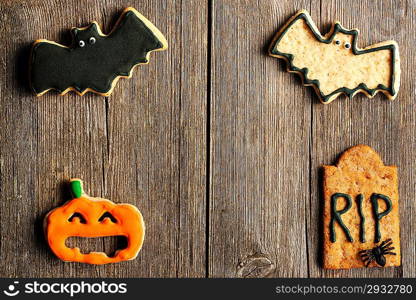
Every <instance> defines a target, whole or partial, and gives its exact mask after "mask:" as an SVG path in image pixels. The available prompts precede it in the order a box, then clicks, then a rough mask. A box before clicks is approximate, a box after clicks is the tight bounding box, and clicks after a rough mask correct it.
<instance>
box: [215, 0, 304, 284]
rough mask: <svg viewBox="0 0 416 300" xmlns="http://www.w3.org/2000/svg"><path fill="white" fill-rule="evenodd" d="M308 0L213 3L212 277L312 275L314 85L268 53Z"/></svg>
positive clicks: (224, 1)
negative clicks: (309, 220)
mask: <svg viewBox="0 0 416 300" xmlns="http://www.w3.org/2000/svg"><path fill="white" fill-rule="evenodd" d="M305 7H306V8H309V1H297V2H296V3H292V1H285V2H283V1H227V0H222V1H213V7H212V12H213V17H212V22H213V24H212V47H211V51H212V53H211V54H212V56H211V57H212V66H211V74H212V75H211V79H212V82H211V93H212V99H211V134H210V135H211V165H210V169H211V174H210V177H211V179H210V182H211V183H210V184H211V185H210V203H209V206H210V207H209V219H210V228H209V276H211V277H234V276H241V277H263V276H276V277H279V276H282V277H306V276H307V275H308V269H307V248H306V226H305V213H306V211H305V209H306V204H307V202H309V195H310V192H309V136H310V115H311V114H310V111H311V104H310V102H309V100H308V99H310V93H309V91H306V90H305V89H304V88H302V87H300V86H299V80H298V78H296V77H294V76H291V75H289V74H287V73H286V72H284V69H285V65H284V63H283V62H282V61H279V60H277V59H274V58H272V57H269V56H267V53H266V48H267V47H268V45H269V43H270V42H271V38H272V36H273V35H274V34H275V32H276V31H277V30H278V28H279V26H281V25H282V24H283V23H284V22H285V21H286V19H287V18H288V17H289V16H290V15H291V14H292V13H294V12H295V11H296V10H298V9H301V8H305Z"/></svg>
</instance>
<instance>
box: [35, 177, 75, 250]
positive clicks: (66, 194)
mask: <svg viewBox="0 0 416 300" xmlns="http://www.w3.org/2000/svg"><path fill="white" fill-rule="evenodd" d="M58 191H59V195H60V197H59V199H63V200H62V203H60V205H62V204H64V203H65V202H67V201H69V200H71V192H70V189H69V184H68V182H67V181H61V182H60V183H59V184H58ZM52 209H53V207H51V208H49V209H47V210H46V211H44V212H42V213H41V214H40V215H38V216H37V217H36V219H35V224H34V231H35V246H36V247H37V248H38V249H40V250H41V252H42V253H46V255H47V256H48V257H49V258H55V256H54V255H53V253H52V252H51V251H50V249H49V247H48V242H47V240H46V238H45V230H44V219H45V217H46V215H47V214H48V213H49V212H50V211H51V210H52Z"/></svg>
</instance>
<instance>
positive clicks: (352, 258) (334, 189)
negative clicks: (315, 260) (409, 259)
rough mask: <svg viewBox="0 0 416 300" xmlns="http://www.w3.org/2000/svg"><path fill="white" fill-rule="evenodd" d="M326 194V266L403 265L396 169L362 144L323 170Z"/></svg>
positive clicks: (340, 267) (324, 232) (345, 267)
mask: <svg viewBox="0 0 416 300" xmlns="http://www.w3.org/2000/svg"><path fill="white" fill-rule="evenodd" d="M323 190H324V193H323V194H324V213H323V222H324V224H323V225H324V226H323V228H324V230H323V234H324V239H323V240H324V245H323V250H324V251H323V253H324V260H323V265H324V268H326V269H349V268H361V267H390V266H400V261H401V260H400V221H399V193H398V178H397V167H395V166H385V165H384V164H383V161H382V160H381V158H380V156H379V155H378V154H377V153H376V152H375V151H374V150H373V149H371V148H370V147H368V146H365V145H358V146H355V147H352V148H350V149H348V150H347V151H345V152H344V153H343V154H342V155H341V157H340V158H339V160H338V163H337V165H335V166H324V182H323Z"/></svg>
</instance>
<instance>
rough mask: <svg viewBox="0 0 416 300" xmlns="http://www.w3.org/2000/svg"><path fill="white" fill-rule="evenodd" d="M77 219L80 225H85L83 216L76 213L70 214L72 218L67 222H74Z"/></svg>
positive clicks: (85, 221)
mask: <svg viewBox="0 0 416 300" xmlns="http://www.w3.org/2000/svg"><path fill="white" fill-rule="evenodd" d="M76 219H78V220H79V222H80V223H82V224H87V220H85V218H84V216H83V215H82V214H80V213H78V212H75V213H73V214H72V216H71V217H70V218H69V219H68V221H69V222H75V220H76Z"/></svg>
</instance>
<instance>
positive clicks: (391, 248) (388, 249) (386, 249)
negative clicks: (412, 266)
mask: <svg viewBox="0 0 416 300" xmlns="http://www.w3.org/2000/svg"><path fill="white" fill-rule="evenodd" d="M393 249H394V247H390V248H383V249H382V250H383V252H386V251H390V250H393Z"/></svg>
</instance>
